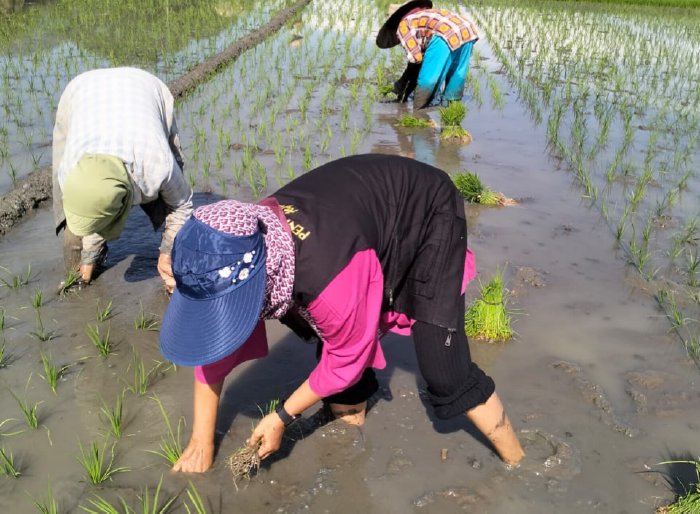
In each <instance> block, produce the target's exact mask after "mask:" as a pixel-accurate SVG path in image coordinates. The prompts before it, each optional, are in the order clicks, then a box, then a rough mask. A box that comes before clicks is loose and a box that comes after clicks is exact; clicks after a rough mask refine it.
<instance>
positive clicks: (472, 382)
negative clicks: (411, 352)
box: [413, 321, 495, 419]
mask: <svg viewBox="0 0 700 514" xmlns="http://www.w3.org/2000/svg"><path fill="white" fill-rule="evenodd" d="M413 340H414V343H415V347H416V357H417V358H418V368H419V369H420V372H421V374H422V375H423V378H424V379H425V381H426V382H427V384H428V396H429V399H430V403H431V404H432V405H433V407H434V409H435V415H436V416H437V417H438V418H440V419H449V418H452V417H454V416H458V415H461V414H464V413H465V412H466V411H467V410H470V409H472V408H474V407H476V406H477V405H480V404H482V403H485V402H486V400H488V399H489V397H490V396H491V395H492V394H493V392H494V390H495V385H494V382H493V380H492V379H491V377H489V376H488V375H486V373H484V372H483V371H482V370H481V368H479V366H477V365H476V363H474V362H473V361H472V360H471V355H470V352H469V342H468V340H467V336H466V334H465V333H464V330H463V329H458V330H457V332H455V333H452V335H451V336H450V335H449V334H448V330H447V329H446V328H443V327H439V326H436V325H430V324H428V323H423V322H422V321H416V323H415V324H414V325H413Z"/></svg>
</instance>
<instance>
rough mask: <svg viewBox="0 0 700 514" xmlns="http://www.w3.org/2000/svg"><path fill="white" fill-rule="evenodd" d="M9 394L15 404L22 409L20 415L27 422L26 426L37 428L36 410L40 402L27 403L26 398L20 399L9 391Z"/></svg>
mask: <svg viewBox="0 0 700 514" xmlns="http://www.w3.org/2000/svg"><path fill="white" fill-rule="evenodd" d="M10 394H11V395H12V397H13V398H14V399H15V401H16V402H17V405H18V406H19V408H20V410H21V411H22V415H23V416H24V421H25V422H26V423H27V426H28V427H29V428H31V429H34V430H36V429H37V428H39V415H38V414H37V410H38V408H39V405H40V404H41V403H42V402H36V403H29V401H28V400H26V399H25V400H22V399H20V398H19V397H18V396H17V395H15V394H14V393H13V392H10Z"/></svg>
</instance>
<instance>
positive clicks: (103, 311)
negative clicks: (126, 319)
mask: <svg viewBox="0 0 700 514" xmlns="http://www.w3.org/2000/svg"><path fill="white" fill-rule="evenodd" d="M95 311H96V315H97V321H106V320H108V319H109V318H110V317H111V316H112V301H111V300H110V302H109V303H108V304H107V305H105V306H104V307H100V301H99V300H97V306H96V307H95Z"/></svg>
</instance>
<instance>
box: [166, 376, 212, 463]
mask: <svg viewBox="0 0 700 514" xmlns="http://www.w3.org/2000/svg"><path fill="white" fill-rule="evenodd" d="M223 385H224V381H223V380H222V381H221V382H216V383H214V384H203V383H201V382H199V381H198V380H197V379H195V380H194V421H193V425H192V436H191V437H190V442H189V444H188V445H187V448H185V451H183V452H182V455H181V456H180V458H179V459H178V461H177V462H176V463H175V465H174V466H173V471H185V472H189V473H203V472H204V471H207V470H208V469H209V468H211V465H212V464H213V463H214V430H215V428H216V414H217V411H218V409H219V398H220V397H221V389H222V388H223Z"/></svg>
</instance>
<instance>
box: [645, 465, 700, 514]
mask: <svg viewBox="0 0 700 514" xmlns="http://www.w3.org/2000/svg"><path fill="white" fill-rule="evenodd" d="M664 464H690V465H692V466H695V475H696V477H697V479H696V480H695V484H694V486H693V487H691V489H690V490H689V491H686V492H685V494H684V495H683V496H679V497H678V498H677V499H676V501H675V502H673V503H672V504H671V505H668V506H666V507H662V508H661V509H658V510H657V511H656V512H658V513H659V514H697V513H698V512H700V459H698V460H670V461H666V462H659V465H664Z"/></svg>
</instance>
